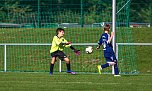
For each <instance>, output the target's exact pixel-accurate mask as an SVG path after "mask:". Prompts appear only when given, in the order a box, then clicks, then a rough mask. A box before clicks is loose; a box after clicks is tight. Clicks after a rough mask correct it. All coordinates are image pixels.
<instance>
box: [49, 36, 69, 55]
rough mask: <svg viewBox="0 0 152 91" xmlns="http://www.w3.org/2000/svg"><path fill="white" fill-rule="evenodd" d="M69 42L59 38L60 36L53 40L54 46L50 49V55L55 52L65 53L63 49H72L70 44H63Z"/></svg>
mask: <svg viewBox="0 0 152 91" xmlns="http://www.w3.org/2000/svg"><path fill="white" fill-rule="evenodd" d="M67 42H68V41H67V40H66V39H65V38H63V37H61V38H59V37H58V36H54V37H53V40H52V46H51V49H50V53H52V52H55V51H57V50H60V51H63V49H64V48H65V47H70V46H71V44H68V45H67V44H62V43H67Z"/></svg>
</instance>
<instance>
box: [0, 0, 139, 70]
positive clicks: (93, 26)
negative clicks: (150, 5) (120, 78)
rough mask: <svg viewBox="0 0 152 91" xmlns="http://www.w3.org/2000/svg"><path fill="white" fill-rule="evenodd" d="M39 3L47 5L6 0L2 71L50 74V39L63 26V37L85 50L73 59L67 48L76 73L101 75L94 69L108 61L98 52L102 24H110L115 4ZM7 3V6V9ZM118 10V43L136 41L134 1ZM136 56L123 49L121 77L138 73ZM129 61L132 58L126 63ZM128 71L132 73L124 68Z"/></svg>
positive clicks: (0, 29)
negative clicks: (132, 19)
mask: <svg viewBox="0 0 152 91" xmlns="http://www.w3.org/2000/svg"><path fill="white" fill-rule="evenodd" d="M39 1H40V3H43V5H41V4H40V5H37V0H31V1H30V2H32V3H30V2H29V1H26V0H25V1H24V2H23V1H22V2H21V1H20V3H16V2H15V1H10V2H7V1H6V0H4V1H2V2H1V3H2V6H1V7H2V8H1V9H2V10H1V14H0V15H1V18H0V35H1V36H0V44H1V45H0V49H1V50H4V51H1V55H0V70H1V71H4V70H5V71H25V72H26V71H30V72H35V71H36V72H37V71H38V72H48V71H49V63H50V61H51V57H50V53H49V50H50V46H51V41H52V38H53V36H54V35H56V33H55V31H56V28H58V27H61V28H65V38H66V39H67V40H68V41H72V42H73V43H74V44H75V45H74V47H75V48H77V49H80V50H81V55H80V56H75V55H74V53H73V52H72V51H71V50H70V49H65V53H66V54H67V56H68V57H69V58H70V60H71V65H72V70H74V71H77V72H85V73H97V68H96V66H97V65H99V64H103V63H105V59H104V57H103V51H102V50H98V51H97V50H95V48H96V46H97V42H98V40H99V38H100V36H101V34H102V33H103V25H104V24H105V23H109V24H111V22H112V7H111V6H112V1H109V0H98V2H96V1H92V2H87V0H81V2H77V1H76V0H71V1H73V2H75V3H72V4H69V3H67V2H66V1H64V2H62V4H61V2H58V1H56V0H44V1H42V0H39ZM50 1H51V2H50ZM59 1H60V0H59ZM34 2H35V3H34ZM5 4H7V5H5ZM20 4H21V5H20ZM3 5H5V6H8V8H7V7H5V8H7V10H5V9H4V6H3ZM11 5H13V7H14V8H12V7H11ZM9 6H10V7H9ZM22 6H24V7H22ZM25 6H27V7H25ZM116 6H117V13H116V17H117V19H116V42H118V43H130V42H132V41H133V38H132V33H131V31H130V29H129V8H130V0H123V1H122V0H117V5H116ZM20 7H22V8H20ZM14 9H16V10H14ZM17 10H18V11H17ZM90 43H91V44H90ZM32 44H33V45H32ZM88 45H91V46H93V49H94V51H93V53H92V54H86V53H85V48H86V47H87V46H88ZM127 50H129V51H127ZM135 56H136V55H135V50H134V48H130V47H129V46H127V47H124V46H121V47H119V57H124V58H120V59H119V58H118V59H119V60H125V61H121V63H119V64H120V67H119V69H120V71H121V72H122V73H130V72H132V70H137V69H136V61H135ZM125 58H131V60H128V59H127V61H126V59H125ZM130 64H131V65H130ZM61 65H62V71H65V70H66V66H65V63H64V62H62V64H61ZM128 65H129V66H128ZM128 67H129V69H130V70H125V69H126V68H128ZM134 67H135V68H134ZM59 68H60V67H59V62H56V65H55V69H54V70H55V71H56V72H59ZM104 73H111V68H110V67H109V68H108V69H105V70H104Z"/></svg>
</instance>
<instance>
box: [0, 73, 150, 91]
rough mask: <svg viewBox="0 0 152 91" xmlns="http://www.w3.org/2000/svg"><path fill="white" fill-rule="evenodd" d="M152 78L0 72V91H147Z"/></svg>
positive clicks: (143, 75)
mask: <svg viewBox="0 0 152 91" xmlns="http://www.w3.org/2000/svg"><path fill="white" fill-rule="evenodd" d="M151 89H152V75H150V74H149V75H148V74H140V75H122V76H121V77H113V76H112V75H99V74H77V75H70V74H66V73H55V74H54V75H53V76H49V75H48V73H0V91H151Z"/></svg>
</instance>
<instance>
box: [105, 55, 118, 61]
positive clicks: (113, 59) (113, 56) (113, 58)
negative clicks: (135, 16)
mask: <svg viewBox="0 0 152 91" xmlns="http://www.w3.org/2000/svg"><path fill="white" fill-rule="evenodd" d="M105 59H106V62H117V59H116V56H115V55H112V56H111V57H105Z"/></svg>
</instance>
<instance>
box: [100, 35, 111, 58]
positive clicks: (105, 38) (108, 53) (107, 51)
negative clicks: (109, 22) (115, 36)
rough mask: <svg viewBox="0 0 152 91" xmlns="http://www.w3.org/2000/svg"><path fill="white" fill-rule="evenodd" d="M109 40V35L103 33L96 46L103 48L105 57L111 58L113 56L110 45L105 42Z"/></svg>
mask: <svg viewBox="0 0 152 91" xmlns="http://www.w3.org/2000/svg"><path fill="white" fill-rule="evenodd" d="M109 38H110V35H109V34H108V33H103V34H102V35H101V37H100V39H99V41H98V44H99V45H102V46H103V50H104V56H105V57H111V56H113V55H114V51H113V49H112V45H111V43H108V42H107V41H108V39H109Z"/></svg>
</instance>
